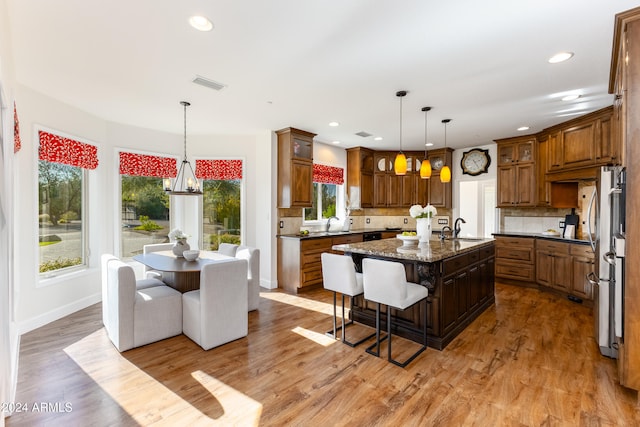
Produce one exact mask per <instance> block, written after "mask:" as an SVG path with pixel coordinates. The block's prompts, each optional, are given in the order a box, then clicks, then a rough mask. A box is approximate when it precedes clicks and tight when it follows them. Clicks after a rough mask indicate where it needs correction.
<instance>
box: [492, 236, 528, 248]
mask: <svg viewBox="0 0 640 427" xmlns="http://www.w3.org/2000/svg"><path fill="white" fill-rule="evenodd" d="M534 244H535V239H528V238H519V237H501V236H496V246H500V247H502V246H508V247H519V248H531V249H533V246H534Z"/></svg>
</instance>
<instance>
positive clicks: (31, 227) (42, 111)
mask: <svg viewBox="0 0 640 427" xmlns="http://www.w3.org/2000/svg"><path fill="white" fill-rule="evenodd" d="M18 102H19V104H20V105H21V109H20V120H21V122H20V124H21V128H22V129H23V132H22V138H23V149H22V150H21V151H20V153H18V156H16V170H17V171H18V172H17V174H16V182H15V186H16V193H17V194H16V199H15V204H14V213H15V215H16V235H17V236H20V238H19V239H17V240H16V246H15V254H16V257H15V258H16V263H15V270H16V289H17V300H16V303H17V306H16V307H17V308H16V319H17V321H18V323H19V328H20V331H21V332H25V331H29V330H31V329H34V328H36V327H39V326H41V325H43V324H46V323H48V322H50V321H52V320H55V319H57V318H59V317H62V316H65V315H67V314H69V313H72V312H74V311H76V310H78V309H80V308H83V307H85V306H87V305H90V304H93V303H95V302H97V301H99V300H100V286H101V284H100V274H99V266H100V265H99V261H100V255H101V254H102V253H117V252H118V249H117V248H118V232H119V229H120V227H119V224H120V221H119V217H120V212H119V197H120V196H119V178H118V168H117V156H116V152H117V151H118V150H120V149H123V148H124V149H132V150H137V151H147V152H153V153H159V154H165V155H175V156H177V157H179V158H182V155H183V145H182V141H183V135H174V134H166V133H162V132H157V131H153V130H149V129H141V128H136V127H132V126H125V125H120V124H116V123H110V122H106V121H104V120H101V119H100V118H97V117H94V116H91V115H89V114H87V113H85V112H83V111H80V110H78V109H75V108H73V107H70V106H68V105H65V104H63V103H61V102H59V101H57V100H54V99H51V98H49V97H47V96H44V95H42V94H40V93H37V92H35V91H33V90H31V89H29V88H26V87H22V86H20V87H19V91H18ZM37 125H42V126H45V127H47V128H49V129H53V130H57V131H59V132H62V133H63V134H65V135H69V136H73V137H76V138H79V139H80V140H84V141H86V142H92V143H94V144H96V145H97V146H98V157H99V161H100V164H99V166H98V168H97V169H95V170H94V171H90V172H89V176H90V177H89V181H90V183H89V187H90V191H89V208H88V216H89V247H90V251H91V256H90V259H89V268H88V269H87V270H86V271H83V272H80V273H76V274H72V275H68V276H62V277H60V278H57V279H50V280H45V281H40V278H39V275H38V265H39V260H38V225H37V210H38V209H37V208H38V200H37V188H38V185H37V170H38V168H37V147H38V141H37V134H36V132H35V130H36V126H37ZM187 151H188V155H189V158H190V159H193V158H195V157H204V158H206V157H233V158H241V159H243V160H244V162H245V179H244V181H245V193H244V198H245V200H244V202H245V213H246V217H245V219H244V220H245V224H244V231H245V233H244V238H245V242H244V243H246V244H248V245H251V246H256V247H258V248H259V249H260V250H261V279H262V280H261V281H262V282H263V284H264V285H266V286H269V284H270V283H272V282H273V281H274V279H273V278H272V277H271V276H272V274H273V275H275V268H273V265H275V262H272V260H271V257H272V256H275V250H274V247H273V243H272V242H271V241H272V240H274V238H273V236H275V228H274V224H272V223H273V222H274V221H272V218H273V210H272V205H273V204H272V203H271V194H272V188H271V187H272V186H271V182H272V181H273V179H271V177H272V174H273V170H274V169H273V166H272V162H271V157H272V153H273V149H272V134H271V132H269V131H264V132H263V133H261V134H259V135H213V136H212V135H208V136H204V135H187ZM259 160H260V161H259ZM265 178H266V179H265ZM192 214H193V213H192V212H191V213H190V212H186V211H185V212H183V217H185V218H193V217H194V216H193V215H192ZM177 225H178V226H180V224H177Z"/></svg>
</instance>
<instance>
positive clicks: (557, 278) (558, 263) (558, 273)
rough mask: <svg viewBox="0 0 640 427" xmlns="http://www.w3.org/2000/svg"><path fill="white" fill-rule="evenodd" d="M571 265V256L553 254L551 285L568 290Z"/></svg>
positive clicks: (570, 278)
mask: <svg viewBox="0 0 640 427" xmlns="http://www.w3.org/2000/svg"><path fill="white" fill-rule="evenodd" d="M571 267H572V263H571V256H569V255H559V254H554V255H553V263H552V270H553V272H552V275H553V281H552V282H551V287H553V288H556V289H559V290H561V291H569V289H570V288H571V280H572V274H571Z"/></svg>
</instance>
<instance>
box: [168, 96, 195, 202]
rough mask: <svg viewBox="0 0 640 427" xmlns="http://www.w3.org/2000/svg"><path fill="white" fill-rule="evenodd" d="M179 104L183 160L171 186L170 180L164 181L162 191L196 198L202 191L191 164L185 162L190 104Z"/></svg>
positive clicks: (184, 102)
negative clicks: (181, 108) (181, 118)
mask: <svg viewBox="0 0 640 427" xmlns="http://www.w3.org/2000/svg"><path fill="white" fill-rule="evenodd" d="M180 104H181V105H182V106H183V107H184V158H183V159H182V164H181V165H180V169H179V170H178V175H177V176H176V177H175V179H174V180H173V185H171V179H169V178H165V179H164V191H166V192H167V193H168V194H171V195H173V196H198V195H201V194H202V190H200V184H199V183H198V179H197V178H196V174H195V173H193V168H192V167H191V163H189V161H188V160H187V107H188V106H189V105H191V104H190V103H189V102H187V101H181V102H180Z"/></svg>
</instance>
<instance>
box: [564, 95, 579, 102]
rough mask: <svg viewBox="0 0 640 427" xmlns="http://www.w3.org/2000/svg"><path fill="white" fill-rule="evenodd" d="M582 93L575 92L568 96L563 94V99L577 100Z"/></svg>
mask: <svg viewBox="0 0 640 427" xmlns="http://www.w3.org/2000/svg"><path fill="white" fill-rule="evenodd" d="M580 96H581V95H578V94H577V93H574V94H572V95H567V96H563V97H562V100H563V101H575V100H576V99H578V98H580Z"/></svg>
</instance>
